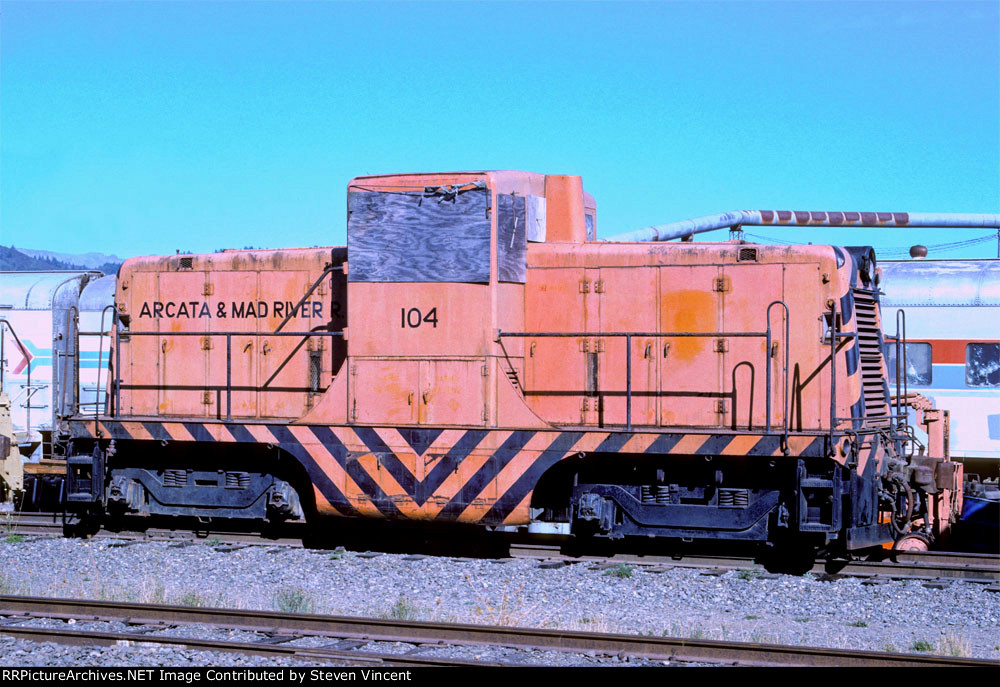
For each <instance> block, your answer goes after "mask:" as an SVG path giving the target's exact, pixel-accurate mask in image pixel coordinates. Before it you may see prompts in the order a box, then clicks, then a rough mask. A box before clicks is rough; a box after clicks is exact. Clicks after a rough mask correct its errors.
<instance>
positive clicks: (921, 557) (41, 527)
mask: <svg viewBox="0 0 1000 687" xmlns="http://www.w3.org/2000/svg"><path fill="white" fill-rule="evenodd" d="M299 525H301V527H299ZM306 527H307V525H305V523H287V524H286V525H285V529H283V530H282V531H280V532H275V533H274V535H275V536H273V537H272V536H269V535H266V534H261V533H258V532H234V531H226V530H218V531H216V530H212V529H206V530H199V531H197V532H194V531H191V530H168V529H162V528H155V527H153V528H149V529H147V530H145V531H111V530H100V531H99V532H97V533H96V534H95V535H94V536H95V537H96V538H99V539H118V540H122V539H124V540H130V541H137V542H143V541H145V542H153V541H169V542H176V543H181V544H183V543H188V544H205V543H207V542H211V541H212V540H218V544H220V545H223V546H226V545H259V546H287V547H296V548H301V547H302V546H303V543H302V536H303V535H304V534H305V532H304V531H303V530H305V529H306ZM6 529H7V531H8V532H9V533H10V534H14V535H28V536H31V535H40V536H53V535H55V536H61V535H62V534H63V524H62V520H61V514H59V513H21V514H18V515H17V516H15V517H14V518H12V519H11V520H10V521H9V522H8V523H7V524H6ZM296 535H298V536H296ZM507 547H508V549H507V550H508V552H509V555H510V556H511V557H513V558H533V559H538V560H546V561H564V562H566V563H628V564H630V565H636V566H661V567H663V566H673V567H685V568H716V569H726V570H745V569H753V568H755V567H758V565H757V562H756V560H755V558H754V557H752V556H723V555H720V556H715V555H709V554H691V553H684V554H676V553H642V552H630V551H614V552H610V553H607V554H604V553H587V552H579V553H575V552H574V553H566V552H564V549H563V545H562V544H558V543H545V544H540V543H533V542H518V541H513V542H510V543H509V544H508V545H507ZM369 548H370V547H369ZM880 556H881V557H880V558H879V559H871V560H841V559H834V560H826V559H817V560H816V562H815V563H814V565H813V568H812V570H811V571H810V572H812V573H813V574H815V575H841V576H855V577H857V576H860V577H874V576H885V577H896V578H907V579H915V580H940V579H947V580H958V579H964V580H968V581H975V582H983V583H996V582H1000V556H998V555H996V554H984V553H964V552H946V551H923V552H909V551H890V550H885V551H882V552H881V554H880ZM494 557H495V556H494Z"/></svg>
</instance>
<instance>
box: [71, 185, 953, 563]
mask: <svg viewBox="0 0 1000 687" xmlns="http://www.w3.org/2000/svg"><path fill="white" fill-rule="evenodd" d="M347 191H348V203H347V207H348V211H347V246H346V247H334V248H302V249H284V250H227V251H224V252H221V253H214V254H207V255H168V256H162V257H144V258H135V259H130V260H128V261H126V262H125V264H124V265H123V266H122V268H121V270H120V272H119V274H118V277H117V285H116V291H115V315H116V317H115V323H114V326H113V328H112V331H111V333H110V338H111V341H109V346H110V349H111V350H112V351H113V354H112V356H111V361H110V368H109V369H108V370H107V376H106V379H107V380H108V390H107V403H106V404H105V406H104V407H103V408H100V409H98V410H97V411H95V412H93V413H76V414H74V415H73V416H71V417H68V418H66V419H65V422H64V423H63V432H62V433H61V434H60V435H59V437H58V446H59V447H60V448H59V450H60V451H62V452H63V454H64V455H65V457H66V460H67V496H66V499H67V504H68V506H70V507H72V508H75V509H77V510H79V511H80V512H82V513H90V514H95V513H101V514H104V513H107V514H112V515H115V514H129V515H135V516H141V515H151V516H152V515H176V516H194V517H198V518H203V519H204V518H241V519H251V520H258V521H261V522H265V521H276V520H277V521H280V520H285V519H297V518H306V519H309V520H315V521H316V522H320V523H322V522H323V521H322V519H321V518H320V516H341V517H364V518H380V519H390V520H391V519H398V520H424V521H434V522H459V523H470V524H477V525H482V526H488V527H519V526H528V525H531V524H532V523H548V524H550V525H552V526H553V527H556V528H561V531H569V532H571V533H572V534H574V535H576V536H579V537H581V538H585V537H606V538H610V539H617V538H622V537H636V536H642V537H657V538H664V539H671V540H730V541H734V540H738V541H743V542H757V543H760V544H773V545H777V546H778V547H780V548H785V547H788V548H791V549H799V548H802V547H805V548H807V549H810V550H817V549H819V550H825V551H828V552H831V553H839V554H844V553H850V552H856V551H859V550H863V549H867V548H869V547H875V546H879V545H884V544H887V543H892V542H893V541H897V542H905V541H906V538H907V537H910V538H912V537H914V536H916V537H918V538H920V539H921V540H925V539H926V540H933V539H934V538H937V537H941V536H943V535H945V534H946V532H947V530H948V527H949V525H950V523H951V522H952V521H953V520H954V519H955V516H956V514H957V513H958V511H959V509H960V507H961V479H962V471H961V465H960V464H956V463H953V462H951V461H950V460H949V458H948V456H947V451H946V449H945V445H946V437H945V435H946V429H945V428H946V425H947V415H946V413H943V412H941V411H935V410H933V409H931V408H930V407H929V406H927V407H923V408H922V409H920V408H918V410H919V416H918V422H920V423H923V424H924V425H925V427H924V429H925V434H926V435H927V436H929V437H931V438H932V440H930V441H928V442H925V445H924V446H921V447H919V449H918V447H916V446H915V445H914V443H913V441H912V437H913V431H912V428H911V427H909V426H908V425H907V420H906V417H907V412H906V408H903V407H902V403H903V402H910V403H911V405H913V407H917V406H920V403H919V402H915V401H914V399H910V398H908V399H900V398H892V397H890V393H889V386H888V379H887V374H886V365H885V360H884V356H883V348H882V346H883V343H884V340H883V335H882V327H881V319H880V312H879V288H878V285H879V271H878V267H877V265H876V260H875V254H874V252H873V251H872V249H871V248H866V247H860V248H840V247H831V246H818V245H807V246H806V245H802V246H761V245H754V244H749V243H746V242H743V241H729V242H720V243H700V242H699V243H695V242H680V243H677V242H674V243H649V242H643V241H635V240H630V241H602V240H599V239H598V238H597V234H596V229H597V219H596V205H595V203H594V199H593V198H592V196H590V195H589V194H587V193H585V192H584V191H583V187H582V182H581V179H580V177H577V176H566V175H543V174H535V173H526V172H512V171H491V172H468V173H443V174H403V175H389V176H366V177H358V178H355V179H354V180H352V181H351V182H350V184H349V186H348V189H347ZM787 214H789V215H791V213H787ZM807 214H808V213H807ZM831 214H832V213H831ZM850 214H851V213H847V215H850ZM765 216H768V215H765ZM769 216H770V217H771V218H773V220H774V222H775V223H780V222H782V221H786V220H783V218H784V217H785V215H784V214H783V213H770V214H769ZM792 221H794V217H793V220H792ZM902 355H905V351H904V352H903V353H902ZM925 405H926V404H925ZM319 526H322V524H320V525H319Z"/></svg>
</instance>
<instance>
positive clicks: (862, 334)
mask: <svg viewBox="0 0 1000 687" xmlns="http://www.w3.org/2000/svg"><path fill="white" fill-rule="evenodd" d="M854 312H855V314H856V317H857V326H858V347H859V349H860V351H859V352H860V354H861V385H862V398H863V399H864V403H865V417H866V418H868V420H867V424H869V425H875V426H883V425H888V424H889V399H887V398H886V396H885V382H884V380H883V379H882V369H883V360H882V347H881V346H880V345H879V329H878V318H877V316H876V306H875V299H874V298H873V297H872V295H871V294H869V293H865V292H864V291H859V290H855V291H854Z"/></svg>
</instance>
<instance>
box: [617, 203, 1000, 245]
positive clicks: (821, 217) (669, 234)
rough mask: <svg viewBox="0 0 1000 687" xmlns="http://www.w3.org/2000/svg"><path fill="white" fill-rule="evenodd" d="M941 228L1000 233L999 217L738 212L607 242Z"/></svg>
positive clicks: (922, 213) (796, 211)
mask: <svg viewBox="0 0 1000 687" xmlns="http://www.w3.org/2000/svg"><path fill="white" fill-rule="evenodd" d="M740 226H752V227H770V226H798V227H938V228H944V227H948V228H975V229H981V228H991V229H1000V215H990V214H969V213H933V212H803V211H799V210H736V211H735V212H723V213H720V214H718V215H708V216H706V217H698V218H696V219H686V220H682V221H680V222H671V223H670V224H660V225H658V226H654V227H646V228H645V229H637V230H635V231H629V232H625V233H624V234H616V235H614V236H610V237H608V238H606V239H605V240H606V241H669V240H670V239H679V238H683V237H685V236H692V235H694V234H701V233H703V232H706V231H715V230H716V229H725V228H727V227H740Z"/></svg>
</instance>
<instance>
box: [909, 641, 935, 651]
mask: <svg viewBox="0 0 1000 687" xmlns="http://www.w3.org/2000/svg"><path fill="white" fill-rule="evenodd" d="M910 651H934V645H933V644H931V643H930V642H928V641H927V640H926V639H918V640H917V641H915V642H914V643H913V646H911V647H910Z"/></svg>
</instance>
